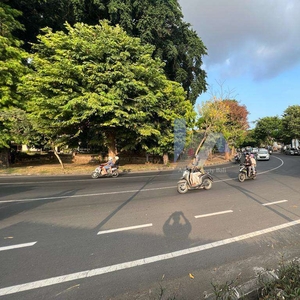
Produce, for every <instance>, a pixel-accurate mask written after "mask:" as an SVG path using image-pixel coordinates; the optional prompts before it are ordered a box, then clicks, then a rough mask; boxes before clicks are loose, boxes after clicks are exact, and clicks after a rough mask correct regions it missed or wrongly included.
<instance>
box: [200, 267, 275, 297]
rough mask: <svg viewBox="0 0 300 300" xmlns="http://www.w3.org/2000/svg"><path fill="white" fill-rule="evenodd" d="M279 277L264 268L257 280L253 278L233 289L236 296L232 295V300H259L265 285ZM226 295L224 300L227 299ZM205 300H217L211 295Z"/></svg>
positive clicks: (257, 275)
mask: <svg viewBox="0 0 300 300" xmlns="http://www.w3.org/2000/svg"><path fill="white" fill-rule="evenodd" d="M277 278H278V277H277V275H276V274H275V273H274V272H273V271H267V270H265V269H263V268H261V270H260V271H259V272H258V274H256V278H253V279H251V280H249V281H247V282H245V283H243V284H241V285H239V286H237V287H235V288H233V292H234V294H235V295H234V296H233V295H230V299H232V300H259V298H260V296H261V295H260V292H261V290H262V288H263V283H270V282H272V281H274V280H276V279H277ZM226 296H229V295H224V297H225V298H224V299H229V298H226ZM205 299H208V300H217V298H216V296H215V295H213V294H209V295H208V296H207V297H206V298H205Z"/></svg>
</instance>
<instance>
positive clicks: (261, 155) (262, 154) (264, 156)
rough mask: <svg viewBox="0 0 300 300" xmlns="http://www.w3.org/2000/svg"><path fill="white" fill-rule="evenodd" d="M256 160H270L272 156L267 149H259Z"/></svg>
mask: <svg viewBox="0 0 300 300" xmlns="http://www.w3.org/2000/svg"><path fill="white" fill-rule="evenodd" d="M256 160H270V154H269V151H268V150H267V149H263V148H261V149H258V152H257V153H256Z"/></svg>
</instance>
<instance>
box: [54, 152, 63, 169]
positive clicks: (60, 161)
mask: <svg viewBox="0 0 300 300" xmlns="http://www.w3.org/2000/svg"><path fill="white" fill-rule="evenodd" d="M53 151H54V155H55V156H56V158H57V159H58V161H59V163H60V165H61V168H62V169H63V170H64V169H65V166H64V164H63V162H62V160H61V159H60V157H59V155H58V153H57V151H56V149H55V147H53Z"/></svg>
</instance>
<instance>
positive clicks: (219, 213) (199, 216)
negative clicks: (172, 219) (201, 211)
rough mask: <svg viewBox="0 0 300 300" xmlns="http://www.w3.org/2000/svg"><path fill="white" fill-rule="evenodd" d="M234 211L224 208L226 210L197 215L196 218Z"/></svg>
mask: <svg viewBox="0 0 300 300" xmlns="http://www.w3.org/2000/svg"><path fill="white" fill-rule="evenodd" d="M232 212H233V210H224V211H219V212H215V213H211V214H205V215H199V216H195V218H196V219H198V218H205V217H211V216H216V215H222V214H228V213H232Z"/></svg>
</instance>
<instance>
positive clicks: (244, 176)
mask: <svg viewBox="0 0 300 300" xmlns="http://www.w3.org/2000/svg"><path fill="white" fill-rule="evenodd" d="M245 179H246V175H245V174H244V173H240V174H239V181H240V182H244V181H245Z"/></svg>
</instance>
